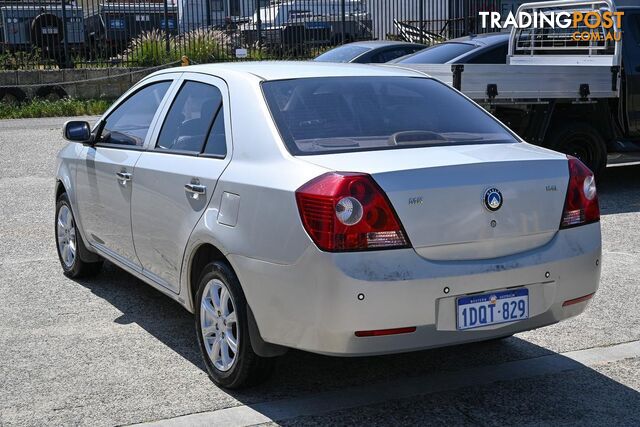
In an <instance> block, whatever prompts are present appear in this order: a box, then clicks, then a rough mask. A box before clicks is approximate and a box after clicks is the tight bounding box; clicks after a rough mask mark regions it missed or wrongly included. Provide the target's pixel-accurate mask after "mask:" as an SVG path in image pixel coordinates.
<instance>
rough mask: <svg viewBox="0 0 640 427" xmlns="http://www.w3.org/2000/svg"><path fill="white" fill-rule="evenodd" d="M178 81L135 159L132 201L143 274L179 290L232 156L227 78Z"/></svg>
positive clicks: (195, 76) (195, 77)
mask: <svg viewBox="0 0 640 427" xmlns="http://www.w3.org/2000/svg"><path fill="white" fill-rule="evenodd" d="M179 85H180V88H179V90H178V91H177V93H176V95H175V97H174V98H173V100H172V102H171V103H169V102H168V103H167V105H166V106H165V111H164V112H163V117H164V118H163V119H162V120H161V121H159V122H158V124H157V126H156V129H154V135H153V136H152V141H151V143H150V145H149V148H148V150H147V151H145V152H144V153H142V155H141V156H140V159H139V160H138V162H137V164H136V167H135V171H134V174H135V185H134V188H133V196H132V206H131V219H132V229H133V240H134V244H135V248H136V253H137V255H138V258H139V259H140V262H141V264H142V267H143V272H144V274H146V275H147V276H148V277H150V278H151V279H153V280H154V281H156V282H157V283H159V284H160V285H162V286H164V287H166V288H168V289H171V290H172V291H174V292H176V293H177V292H178V291H179V286H180V268H181V265H182V258H183V256H184V250H185V247H186V246H187V242H188V240H189V236H190V235H191V231H192V230H193V228H194V227H195V225H196V223H197V222H198V220H199V219H200V217H201V216H202V214H203V213H204V211H205V209H206V207H207V205H208V204H209V201H210V199H211V196H212V194H213V192H214V189H215V187H216V184H217V181H218V178H219V177H220V175H221V174H222V172H223V171H224V169H225V168H226V166H227V165H228V163H229V160H230V158H231V139H230V136H231V133H230V121H229V118H230V115H229V91H228V88H227V85H226V83H225V82H224V81H223V80H221V79H218V78H215V77H212V76H205V75H200V74H195V73H194V74H190V73H185V74H184V75H183V78H182V80H181V81H180V82H179Z"/></svg>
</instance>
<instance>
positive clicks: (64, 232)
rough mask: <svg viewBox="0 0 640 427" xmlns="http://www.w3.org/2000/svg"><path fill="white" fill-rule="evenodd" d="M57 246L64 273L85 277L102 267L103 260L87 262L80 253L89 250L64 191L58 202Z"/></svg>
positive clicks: (72, 276) (95, 272) (74, 276)
mask: <svg viewBox="0 0 640 427" xmlns="http://www.w3.org/2000/svg"><path fill="white" fill-rule="evenodd" d="M55 231H56V248H57V249H58V258H59V259H60V264H61V265H62V270H63V271H64V274H65V275H67V276H69V277H71V278H76V277H83V276H91V275H94V274H97V273H98V272H99V271H100V268H101V267H102V260H100V261H98V262H85V261H83V260H82V258H81V256H80V254H81V253H86V252H88V251H87V249H86V247H85V246H84V243H83V242H82V236H80V232H79V231H78V229H77V227H76V221H75V218H74V216H73V211H72V210H71V203H69V198H68V197H67V193H62V194H61V195H60V196H59V197H58V201H57V203H56V224H55Z"/></svg>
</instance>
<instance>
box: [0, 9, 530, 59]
mask: <svg viewBox="0 0 640 427" xmlns="http://www.w3.org/2000/svg"><path fill="white" fill-rule="evenodd" d="M518 1H519V0H509V1H506V0H286V1H285V0H129V1H121V0H118V1H112V0H67V1H60V0H58V1H53V0H32V1H21V0H0V18H1V19H0V69H29V68H31V69H34V68H35V69H42V68H74V67H75V68H82V67H106V66H143V67H144V66H154V65H160V64H163V63H169V62H172V61H176V60H179V59H180V58H181V57H182V56H183V55H184V56H187V57H189V58H190V59H191V61H193V62H196V63H205V62H218V61H232V60H251V59H307V58H312V57H314V56H316V55H317V54H319V53H321V52H323V51H325V50H327V49H330V48H332V47H334V46H337V45H339V44H343V43H348V42H351V41H357V40H373V39H397V40H408V41H413V42H421V43H425V44H432V43H437V42H440V41H443V40H447V39H451V38H455V37H459V36H463V35H467V34H469V33H480V32H482V31H483V30H482V28H480V25H479V22H478V12H479V11H496V10H497V11H504V9H505V8H513V7H514V6H513V4H514V3H518Z"/></svg>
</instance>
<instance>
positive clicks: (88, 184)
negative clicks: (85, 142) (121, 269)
mask: <svg viewBox="0 0 640 427" xmlns="http://www.w3.org/2000/svg"><path fill="white" fill-rule="evenodd" d="M171 85H172V78H171V77H166V76H164V77H161V78H154V79H153V80H151V81H150V82H148V83H147V84H145V85H144V86H142V87H141V88H139V89H138V90H136V91H134V92H133V93H132V94H130V95H129V96H128V97H127V98H126V99H124V100H123V101H122V102H120V103H119V104H117V105H116V106H115V107H114V108H113V109H112V110H111V111H109V112H108V113H107V115H106V116H105V117H104V118H103V119H102V120H101V121H100V122H99V123H98V125H97V126H96V129H95V130H94V132H96V136H95V137H96V143H95V145H93V146H89V147H85V148H84V151H83V153H82V156H81V159H80V161H79V162H78V169H77V174H76V191H77V206H78V215H79V218H80V221H81V224H82V228H83V231H84V236H85V237H86V238H87V239H88V240H89V243H91V245H93V246H95V247H97V248H98V249H100V250H102V251H103V252H104V253H106V254H107V255H110V256H112V257H114V258H116V259H117V260H118V261H120V262H123V263H125V264H128V265H129V266H130V267H135V266H138V267H139V262H138V259H137V257H136V253H135V250H134V247H133V239H132V236H131V211H130V208H131V189H132V185H133V167H134V165H135V164H136V162H137V161H138V159H139V157H140V155H141V154H142V152H143V150H144V146H145V141H146V139H147V134H148V133H149V129H150V127H151V124H152V123H153V121H154V118H155V116H156V115H157V114H158V113H159V112H160V107H161V106H162V104H163V102H164V100H165V98H166V95H167V93H168V92H169V88H170V87H171Z"/></svg>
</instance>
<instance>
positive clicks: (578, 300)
mask: <svg viewBox="0 0 640 427" xmlns="http://www.w3.org/2000/svg"><path fill="white" fill-rule="evenodd" d="M594 295H595V293H592V294H589V295H585V296H583V297H580V298H576V299H570V300H567V301H565V302H563V303H562V306H563V307H567V306H569V305H574V304H579V303H581V302H585V301H589V300H590V299H591V298H593V296H594Z"/></svg>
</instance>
